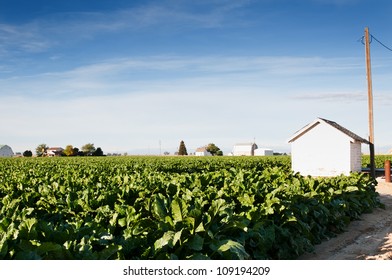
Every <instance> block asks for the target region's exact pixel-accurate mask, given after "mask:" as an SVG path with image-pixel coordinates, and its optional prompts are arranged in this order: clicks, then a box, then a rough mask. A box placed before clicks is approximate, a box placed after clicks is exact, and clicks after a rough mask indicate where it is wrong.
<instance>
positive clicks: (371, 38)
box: [357, 34, 392, 52]
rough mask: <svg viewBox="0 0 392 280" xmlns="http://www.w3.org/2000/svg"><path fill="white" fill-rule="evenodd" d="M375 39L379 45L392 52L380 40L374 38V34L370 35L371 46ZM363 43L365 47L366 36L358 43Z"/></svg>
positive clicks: (391, 49)
mask: <svg viewBox="0 0 392 280" xmlns="http://www.w3.org/2000/svg"><path fill="white" fill-rule="evenodd" d="M373 39H374V40H375V41H376V42H377V43H379V44H380V45H381V46H383V47H384V48H386V49H387V50H388V51H391V52H392V48H390V47H388V46H386V45H385V44H383V43H382V42H381V41H380V40H378V39H377V38H376V37H374V36H373V35H372V34H370V40H369V44H371V43H372V42H373ZM359 41H360V42H361V43H362V45H365V42H364V41H365V36H362V37H361V38H360V39H358V40H357V42H359Z"/></svg>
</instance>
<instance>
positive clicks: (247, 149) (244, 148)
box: [232, 143, 257, 156]
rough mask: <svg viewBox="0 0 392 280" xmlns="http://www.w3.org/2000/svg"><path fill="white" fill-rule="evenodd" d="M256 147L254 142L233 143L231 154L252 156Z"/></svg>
mask: <svg viewBox="0 0 392 280" xmlns="http://www.w3.org/2000/svg"><path fill="white" fill-rule="evenodd" d="M256 149H257V145H256V143H242V144H235V145H234V147H233V152H232V155H233V156H254V155H255V150H256Z"/></svg>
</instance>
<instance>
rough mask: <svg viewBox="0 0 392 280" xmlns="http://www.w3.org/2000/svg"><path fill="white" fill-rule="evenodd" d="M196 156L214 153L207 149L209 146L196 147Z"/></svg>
mask: <svg viewBox="0 0 392 280" xmlns="http://www.w3.org/2000/svg"><path fill="white" fill-rule="evenodd" d="M195 156H202V157H205V156H212V154H211V153H210V152H209V151H207V147H206V146H204V147H200V148H197V149H196V152H195Z"/></svg>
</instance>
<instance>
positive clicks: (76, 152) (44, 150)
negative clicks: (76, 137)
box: [23, 143, 104, 157]
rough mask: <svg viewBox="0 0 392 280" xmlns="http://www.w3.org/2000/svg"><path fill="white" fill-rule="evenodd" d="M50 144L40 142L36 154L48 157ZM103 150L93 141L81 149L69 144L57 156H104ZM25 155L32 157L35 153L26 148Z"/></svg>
mask: <svg viewBox="0 0 392 280" xmlns="http://www.w3.org/2000/svg"><path fill="white" fill-rule="evenodd" d="M48 150H49V146H48V145H46V144H39V145H38V146H37V148H36V149H35V154H36V155H37V157H46V156H48V155H49V154H48ZM103 155H104V154H103V151H102V149H101V147H98V148H95V146H94V144H93V143H87V144H85V145H83V146H82V148H81V149H79V148H77V147H74V146H73V145H67V146H66V147H65V149H63V150H62V151H60V152H59V153H58V154H56V156H68V157H71V156H74V157H75V156H103ZM23 156H24V157H32V156H33V153H32V151H30V150H26V151H24V152H23Z"/></svg>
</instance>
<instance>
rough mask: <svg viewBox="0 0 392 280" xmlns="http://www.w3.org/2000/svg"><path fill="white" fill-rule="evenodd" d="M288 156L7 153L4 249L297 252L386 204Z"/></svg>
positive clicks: (260, 255) (139, 255)
mask: <svg viewBox="0 0 392 280" xmlns="http://www.w3.org/2000/svg"><path fill="white" fill-rule="evenodd" d="M288 167H289V164H288V161H287V158H286V157H282V158H279V157H271V158H266V159H260V158H258V159H257V160H256V159H254V158H252V159H250V158H247V159H244V158H226V157H224V158H221V159H216V158H210V159H196V158H170V157H169V158H163V157H162V158H158V157H156V158H155V157H147V158H145V157H129V158H71V159H64V158H61V159H4V160H0V211H1V213H2V215H1V217H0V258H1V259H292V258H296V257H297V256H299V255H301V254H302V253H304V252H306V251H311V250H312V248H313V246H314V244H317V243H320V242H321V241H322V240H323V239H325V238H327V237H330V236H333V235H335V234H337V233H339V232H340V231H342V230H344V228H345V227H346V226H347V224H348V223H349V222H350V221H351V220H353V219H357V218H358V217H359V216H360V215H361V214H362V213H363V212H369V211H371V210H372V209H373V208H374V207H378V206H380V203H379V201H378V198H377V193H376V192H375V184H376V182H375V181H374V180H372V179H371V178H369V177H368V176H366V175H363V174H353V175H351V176H339V177H334V178H317V179H315V178H310V177H302V176H300V175H299V174H294V173H292V172H291V171H290V170H289V168H288Z"/></svg>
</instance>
